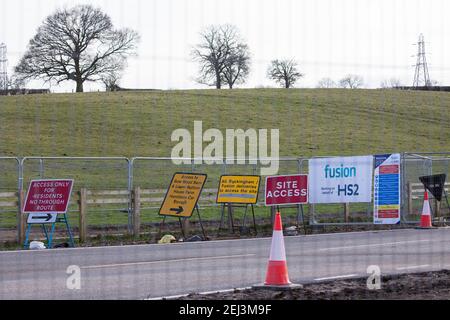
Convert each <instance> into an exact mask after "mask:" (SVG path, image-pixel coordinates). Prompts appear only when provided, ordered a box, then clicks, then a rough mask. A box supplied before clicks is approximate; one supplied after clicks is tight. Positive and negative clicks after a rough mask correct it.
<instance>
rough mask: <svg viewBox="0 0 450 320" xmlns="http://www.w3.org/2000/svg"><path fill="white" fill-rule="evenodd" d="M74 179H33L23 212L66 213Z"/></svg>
mask: <svg viewBox="0 0 450 320" xmlns="http://www.w3.org/2000/svg"><path fill="white" fill-rule="evenodd" d="M72 186H73V180H32V181H31V182H30V187H29V188H28V192H27V197H26V199H25V205H24V207H23V212H25V213H66V212H67V207H68V206H69V201H70V194H71V193H72Z"/></svg>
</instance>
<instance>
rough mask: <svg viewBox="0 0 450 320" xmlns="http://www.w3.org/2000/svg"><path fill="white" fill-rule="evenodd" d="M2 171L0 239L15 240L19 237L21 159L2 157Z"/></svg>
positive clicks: (0, 167)
mask: <svg viewBox="0 0 450 320" xmlns="http://www.w3.org/2000/svg"><path fill="white" fill-rule="evenodd" d="M0 172H1V178H0V241H2V242H4V241H14V240H15V239H16V237H17V214H18V210H19V203H18V194H17V192H18V186H19V177H20V160H19V159H18V158H15V157H0Z"/></svg>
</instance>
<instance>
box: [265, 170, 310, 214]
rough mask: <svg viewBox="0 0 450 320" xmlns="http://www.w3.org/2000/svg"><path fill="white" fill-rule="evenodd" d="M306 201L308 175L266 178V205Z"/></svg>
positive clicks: (303, 202) (302, 202)
mask: <svg viewBox="0 0 450 320" xmlns="http://www.w3.org/2000/svg"><path fill="white" fill-rule="evenodd" d="M305 203H308V175H307V174H297V175H291V176H272V177H267V178H266V206H277V205H287V204H305Z"/></svg>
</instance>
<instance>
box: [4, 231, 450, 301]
mask: <svg viewBox="0 0 450 320" xmlns="http://www.w3.org/2000/svg"><path fill="white" fill-rule="evenodd" d="M270 241H271V239H270V238H264V239H246V240H245V239H241V240H227V241H211V242H192V243H177V244H166V245H137V246H120V247H101V248H74V249H54V250H41V251H31V250H29V251H10V252H1V253H0V299H145V298H155V297H162V296H172V295H179V294H186V293H190V292H205V291H214V290H225V289H231V288H241V287H247V286H251V285H253V284H257V283H261V282H263V281H264V278H265V272H266V266H267V260H268V256H269V250H270ZM285 242H286V252H287V261H288V267H289V275H290V278H291V281H293V282H299V283H304V282H311V281H312V282H314V281H323V280H328V279H339V278H346V277H356V276H367V274H366V270H367V267H368V266H369V265H378V266H379V267H380V268H381V272H382V274H387V273H404V272H418V271H426V270H439V269H444V268H445V269H448V268H450V229H448V228H442V229H433V230H416V229H407V230H395V231H378V232H360V233H341V234H323V235H310V236H296V237H285ZM71 265H76V266H78V267H79V268H80V269H79V270H80V275H81V288H80V289H79V290H77V289H75V290H74V289H68V287H67V282H68V278H69V277H70V274H68V273H67V268H68V267H69V266H71ZM72 279H73V278H70V279H69V280H72ZM70 283H72V284H73V283H76V282H70V281H69V284H70Z"/></svg>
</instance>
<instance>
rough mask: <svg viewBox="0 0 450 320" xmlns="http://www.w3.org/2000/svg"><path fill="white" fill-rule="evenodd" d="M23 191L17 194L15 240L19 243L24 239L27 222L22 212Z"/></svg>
mask: <svg viewBox="0 0 450 320" xmlns="http://www.w3.org/2000/svg"><path fill="white" fill-rule="evenodd" d="M24 195H25V191H24V190H21V191H20V192H19V194H18V199H17V200H18V211H17V240H18V242H19V244H20V245H22V244H23V242H24V241H25V230H26V223H27V215H26V214H25V213H23V212H22V208H23V204H24V200H25V197H24Z"/></svg>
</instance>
